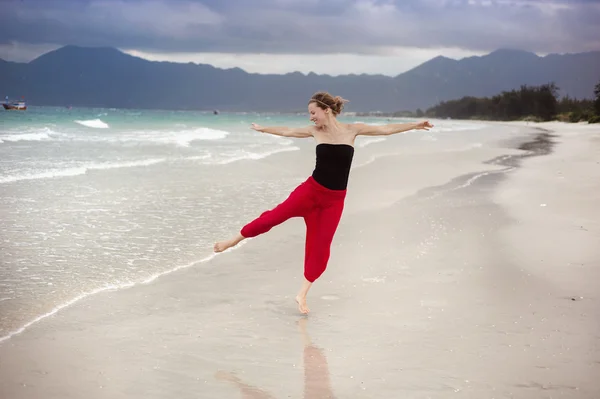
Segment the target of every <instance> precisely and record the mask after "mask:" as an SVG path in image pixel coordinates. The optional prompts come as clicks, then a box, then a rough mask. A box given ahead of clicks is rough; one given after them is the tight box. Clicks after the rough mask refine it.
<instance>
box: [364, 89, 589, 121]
mask: <svg viewBox="0 0 600 399" xmlns="http://www.w3.org/2000/svg"><path fill="white" fill-rule="evenodd" d="M558 90H559V89H558V87H557V86H556V85H555V84H554V83H549V84H545V85H541V86H521V88H520V89H519V90H511V91H504V92H502V93H500V94H497V95H495V96H493V97H491V98H489V97H483V98H478V97H463V98H461V99H459V100H451V101H443V102H441V103H439V104H438V105H436V106H434V107H431V108H429V109H428V110H427V111H425V112H423V111H422V110H420V109H419V110H417V111H416V112H410V111H399V112H395V113H393V114H382V113H378V114H370V115H379V116H387V117H400V118H401V117H405V118H406V117H408V118H421V117H429V118H452V119H475V120H499V121H514V120H525V121H532V122H544V121H551V120H559V121H563V122H586V121H587V122H588V123H600V82H598V84H597V85H596V87H595V88H594V96H595V99H594V100H588V99H583V100H578V99H575V98H570V97H569V96H565V97H563V98H562V99H560V100H559V99H558V94H557V93H558Z"/></svg>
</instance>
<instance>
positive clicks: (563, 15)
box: [0, 0, 600, 76]
mask: <svg viewBox="0 0 600 399" xmlns="http://www.w3.org/2000/svg"><path fill="white" fill-rule="evenodd" d="M598 21H600V0H0V58H2V59H4V60H9V61H19V62H28V61H30V60H32V59H34V58H35V57H37V56H39V55H41V54H43V53H45V52H47V51H50V50H53V49H56V48H58V47H60V46H63V45H67V44H73V45H79V46H109V47H115V48H118V49H120V50H122V51H124V52H127V53H129V54H132V55H135V56H139V57H142V58H146V59H149V60H167V61H175V62H195V63H206V64H211V65H214V66H216V67H220V68H232V67H239V68H242V69H244V70H246V71H248V72H254V73H287V72H293V71H300V72H303V73H308V72H315V73H319V74H330V75H340V74H350V73H355V74H361V73H368V74H384V75H389V76H395V75H398V74H399V73H402V72H405V71H407V70H409V69H411V68H413V67H415V66H417V65H419V64H421V63H423V62H425V61H427V60H429V59H431V58H434V57H436V56H439V55H443V56H446V57H449V58H454V59H460V58H464V57H469V56H477V55H483V54H486V53H489V52H491V51H494V50H496V49H499V48H511V49H519V50H526V51H531V52H535V53H536V54H538V55H545V54H549V53H576V52H584V51H595V50H600V23H598Z"/></svg>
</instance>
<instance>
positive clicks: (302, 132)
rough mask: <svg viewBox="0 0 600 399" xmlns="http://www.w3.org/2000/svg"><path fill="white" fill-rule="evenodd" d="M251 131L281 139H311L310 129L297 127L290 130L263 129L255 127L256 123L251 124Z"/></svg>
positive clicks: (282, 128)
mask: <svg viewBox="0 0 600 399" xmlns="http://www.w3.org/2000/svg"><path fill="white" fill-rule="evenodd" d="M251 129H254V130H256V131H257V132H262V133H269V134H274V135H276V136H283V137H297V138H307V137H313V132H312V127H310V126H308V127H299V128H291V127H285V126H272V127H265V126H260V125H257V124H256V123H253V124H252V127H251Z"/></svg>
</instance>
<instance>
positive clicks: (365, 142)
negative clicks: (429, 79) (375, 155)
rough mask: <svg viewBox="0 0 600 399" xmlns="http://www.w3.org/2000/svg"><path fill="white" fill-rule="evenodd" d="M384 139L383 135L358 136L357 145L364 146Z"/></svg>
mask: <svg viewBox="0 0 600 399" xmlns="http://www.w3.org/2000/svg"><path fill="white" fill-rule="evenodd" d="M382 141H385V138H384V137H367V138H358V140H357V146H358V147H360V148H363V147H366V146H368V145H369V144H375V143H380V142H382Z"/></svg>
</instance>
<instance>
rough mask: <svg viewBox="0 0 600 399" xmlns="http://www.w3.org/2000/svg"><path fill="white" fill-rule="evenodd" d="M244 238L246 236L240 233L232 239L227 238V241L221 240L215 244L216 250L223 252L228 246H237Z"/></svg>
mask: <svg viewBox="0 0 600 399" xmlns="http://www.w3.org/2000/svg"><path fill="white" fill-rule="evenodd" d="M244 238H246V237H244V236H243V235H241V234H238V235H237V236H235V237H233V238H232V239H229V240H225V241H219V242H217V243H216V244H215V247H214V250H215V252H223V251H225V250H226V249H228V248H231V247H234V246H236V245H237V244H239V242H240V241H242V240H243V239H244Z"/></svg>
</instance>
